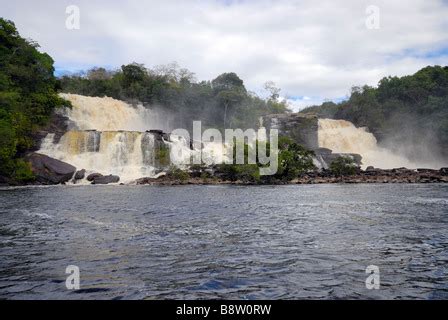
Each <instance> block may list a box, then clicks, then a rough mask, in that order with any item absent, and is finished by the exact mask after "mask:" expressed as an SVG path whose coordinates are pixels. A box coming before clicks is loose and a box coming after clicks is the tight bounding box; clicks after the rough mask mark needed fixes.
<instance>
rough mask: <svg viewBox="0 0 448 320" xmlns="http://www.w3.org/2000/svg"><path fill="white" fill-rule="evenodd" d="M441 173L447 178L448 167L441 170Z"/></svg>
mask: <svg viewBox="0 0 448 320" xmlns="http://www.w3.org/2000/svg"><path fill="white" fill-rule="evenodd" d="M439 172H440V174H441V175H442V176H447V175H448V167H444V168H440V170H439Z"/></svg>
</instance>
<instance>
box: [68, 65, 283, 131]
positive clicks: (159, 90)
mask: <svg viewBox="0 0 448 320" xmlns="http://www.w3.org/2000/svg"><path fill="white" fill-rule="evenodd" d="M60 86H61V91H63V92H68V93H76V94H82V95H87V96H100V97H101V96H109V97H112V98H115V99H120V100H125V101H128V102H130V103H142V104H143V105H145V106H147V107H157V108H159V109H161V110H164V111H166V112H168V113H169V114H172V115H174V116H175V120H174V121H175V123H174V125H175V126H176V127H178V128H186V129H188V128H190V127H191V126H192V121H193V120H201V121H202V124H203V126H204V127H213V128H218V129H223V128H242V129H246V128H257V126H258V119H259V118H260V116H263V115H266V114H271V113H285V112H288V111H289V109H288V106H287V104H286V102H279V101H278V97H279V95H278V93H279V91H280V89H278V88H276V87H275V85H274V84H273V83H272V82H268V83H267V84H266V85H265V89H266V90H267V92H268V93H269V97H268V98H267V99H261V98H260V97H258V96H256V95H255V94H254V93H251V92H248V91H247V90H246V88H245V86H244V83H243V80H241V79H240V78H239V77H238V75H236V74H235V73H223V74H221V75H219V76H218V77H217V78H216V79H214V80H212V81H201V82H198V81H196V79H195V76H194V74H193V73H191V72H190V71H188V70H187V69H182V68H179V66H178V65H177V64H176V63H173V64H170V65H166V66H157V67H154V68H152V69H149V68H146V67H145V66H144V65H142V64H138V63H132V64H128V65H123V66H122V67H121V69H120V70H115V71H110V70H106V69H104V68H94V69H91V70H89V71H87V72H85V73H83V74H78V75H72V76H64V77H62V78H61V79H60Z"/></svg>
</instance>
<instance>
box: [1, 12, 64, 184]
mask: <svg viewBox="0 0 448 320" xmlns="http://www.w3.org/2000/svg"><path fill="white" fill-rule="evenodd" d="M37 48H38V45H37V44H36V43H35V42H33V41H31V40H26V39H23V38H22V37H20V35H19V33H18V32H17V29H16V27H15V25H14V23H13V22H11V21H8V20H5V19H2V18H0V177H1V176H3V177H4V178H7V179H12V180H16V181H27V180H30V179H32V178H33V176H32V173H31V171H30V168H29V166H28V164H27V163H26V162H24V161H23V160H21V159H20V157H21V155H23V153H24V152H25V151H26V150H28V149H29V148H31V147H33V144H34V140H33V138H32V135H33V133H34V132H35V131H36V130H38V129H39V128H40V127H41V126H44V125H45V124H46V123H47V121H48V120H49V118H50V115H51V113H52V112H53V110H54V108H56V107H57V106H59V105H62V104H63V103H64V101H63V100H62V99H60V98H59V97H58V96H57V94H56V79H55V77H54V75H53V72H54V69H53V60H52V59H51V57H50V56H49V55H47V54H46V53H41V52H39V51H38V50H37Z"/></svg>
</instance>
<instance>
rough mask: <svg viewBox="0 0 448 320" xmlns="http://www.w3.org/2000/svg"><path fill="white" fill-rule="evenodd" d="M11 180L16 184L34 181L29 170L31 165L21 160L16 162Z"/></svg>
mask: <svg viewBox="0 0 448 320" xmlns="http://www.w3.org/2000/svg"><path fill="white" fill-rule="evenodd" d="M13 178H14V179H15V180H16V181H18V182H31V181H34V180H35V179H36V177H35V176H34V174H33V172H32V170H31V165H30V164H29V163H28V162H26V161H24V160H23V159H17V160H16V163H15V171H14V175H13Z"/></svg>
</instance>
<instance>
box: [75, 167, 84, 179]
mask: <svg viewBox="0 0 448 320" xmlns="http://www.w3.org/2000/svg"><path fill="white" fill-rule="evenodd" d="M85 176H86V169H82V170H79V171H76V173H75V176H74V177H73V180H82V179H84V177H85Z"/></svg>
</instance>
